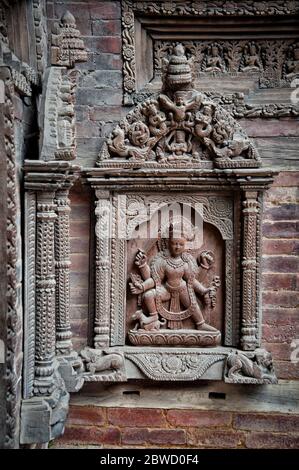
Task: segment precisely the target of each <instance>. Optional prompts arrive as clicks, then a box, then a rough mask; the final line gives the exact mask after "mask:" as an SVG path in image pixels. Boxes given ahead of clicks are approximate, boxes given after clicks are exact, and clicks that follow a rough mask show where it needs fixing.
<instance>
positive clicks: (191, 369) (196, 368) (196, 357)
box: [125, 351, 225, 381]
mask: <svg viewBox="0 0 299 470" xmlns="http://www.w3.org/2000/svg"><path fill="white" fill-rule="evenodd" d="M125 357H126V358H127V359H129V360H130V361H132V362H133V363H134V364H136V365H137V367H139V368H140V369H141V370H142V372H143V373H144V374H145V375H146V376H147V377H148V378H150V379H152V380H170V381H176V380H181V381H185V380H197V379H199V378H200V377H201V376H202V375H203V374H204V373H205V372H206V371H207V370H208V369H209V368H210V367H211V366H212V365H213V364H216V363H217V362H220V361H223V360H224V359H225V355H223V354H220V353H214V354H207V355H205V354H199V353H191V352H186V351H182V352H178V351H176V352H168V351H164V352H163V353H162V352H151V353H145V352H127V353H125Z"/></svg>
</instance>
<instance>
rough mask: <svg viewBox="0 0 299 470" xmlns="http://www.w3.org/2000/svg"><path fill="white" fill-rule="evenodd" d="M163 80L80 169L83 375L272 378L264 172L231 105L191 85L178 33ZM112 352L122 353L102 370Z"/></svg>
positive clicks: (268, 178)
mask: <svg viewBox="0 0 299 470" xmlns="http://www.w3.org/2000/svg"><path fill="white" fill-rule="evenodd" d="M162 82H163V86H162V91H161V92H160V93H156V94H155V96H152V97H151V98H147V99H145V100H144V101H141V102H140V103H139V104H138V105H137V106H136V107H135V108H134V109H133V110H131V111H130V112H129V113H128V114H127V116H126V117H125V118H123V119H122V120H121V121H120V123H119V125H117V126H116V128H115V129H114V130H113V131H112V132H111V134H110V136H109V137H108V138H107V140H106V142H105V143H104V146H103V148H102V150H101V152H100V154H99V159H98V162H97V167H96V168H94V169H88V170H86V171H85V175H86V179H87V181H88V183H89V184H90V185H91V187H92V188H94V191H95V199H96V202H95V218H96V225H95V233H96V242H95V260H96V261H95V264H96V265H95V312H94V318H95V323H94V350H93V351H94V354H98V355H99V368H98V369H97V368H96V367H92V366H91V364H92V363H93V362H96V359H95V358H91V354H92V353H91V351H92V349H90V348H89V350H88V351H82V352H81V355H82V357H83V358H84V359H85V364H86V372H85V374H86V375H85V379H86V380H89V381H98V380H100V381H112V380H115V381H117V380H120V378H119V377H120V375H121V377H122V379H121V380H125V379H130V378H140V379H142V378H150V379H152V380H172V381H173V380H178V381H181V380H197V379H216V380H221V379H223V380H225V381H226V382H230V383H252V384H253V383H256V384H260V383H274V382H276V378H275V374H274V371H273V366H272V359H271V355H270V354H269V353H268V352H267V351H265V350H263V349H260V342H261V338H260V327H259V325H260V322H261V314H262V312H261V305H260V292H259V284H260V280H259V272H260V223H261V215H262V214H261V204H262V197H263V192H264V191H265V190H266V189H267V188H268V186H269V185H270V184H271V182H272V176H273V172H272V171H271V170H269V169H264V168H261V159H260V157H259V154H258V151H257V149H256V148H255V146H254V145H253V143H252V142H251V141H250V139H249V138H248V136H247V135H246V133H245V132H244V130H243V129H242V128H241V127H240V125H239V124H238V123H237V122H236V120H235V119H234V117H233V116H232V114H231V113H229V112H228V111H227V110H226V109H224V108H223V107H222V106H221V105H220V104H218V103H215V101H213V100H211V99H210V98H209V97H208V96H207V95H205V94H204V93H202V92H200V91H198V90H196V89H194V61H193V60H192V57H191V58H187V56H186V53H185V49H184V47H183V45H182V44H179V43H178V44H176V45H174V46H173V48H172V50H171V53H170V54H169V56H168V57H167V58H164V61H163V70H162ZM186 207H188V208H189V217H188V216H187V217H186V214H185V212H184V210H185V209H186ZM165 211H166V212H167V213H168V215H169V217H168V219H167V217H166V219H165ZM196 218H197V220H199V221H201V223H202V227H201V229H200V227H199V226H197V224H196ZM153 221H155V223H156V231H155V232H154V234H153V232H149V230H151V228H152V225H153ZM149 233H150V235H149ZM115 354H117V355H119V356H117V357H119V358H120V357H122V358H123V359H122V360H123V362H122V363H121V362H120V359H119V360H118V361H117V360H116V359H115V366H114V367H112V366H111V367H109V368H108V370H107V371H106V373H105V372H104V371H103V369H102V368H101V364H102V361H103V360H104V359H105V360H106V361H107V357H109V356H111V358H113V357H114V355H115ZM86 358H87V359H86ZM111 360H112V359H111ZM123 363H124V364H125V371H126V373H125V375H123V373H122V374H120V372H121V371H124V369H122V368H123V365H121V364H123ZM112 369H114V370H115V372H114V374H113V372H111V370H112ZM97 371H101V372H100V373H99V372H97Z"/></svg>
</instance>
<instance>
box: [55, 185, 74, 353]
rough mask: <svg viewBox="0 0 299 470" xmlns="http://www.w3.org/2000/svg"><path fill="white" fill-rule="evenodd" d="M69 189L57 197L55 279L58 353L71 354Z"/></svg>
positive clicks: (59, 191) (58, 193) (57, 194)
mask: <svg viewBox="0 0 299 470" xmlns="http://www.w3.org/2000/svg"><path fill="white" fill-rule="evenodd" d="M68 193H69V190H68V189H64V190H58V191H57V192H56V195H55V203H56V214H57V218H56V220H55V277H56V304H55V309H56V352H57V354H70V353H71V351H72V341H71V337H72V333H71V325H70V264H71V262H70V240H69V225H70V220H69V214H70V205H69V202H70V201H69V199H68Z"/></svg>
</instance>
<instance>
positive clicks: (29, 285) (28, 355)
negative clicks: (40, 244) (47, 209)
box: [24, 191, 36, 398]
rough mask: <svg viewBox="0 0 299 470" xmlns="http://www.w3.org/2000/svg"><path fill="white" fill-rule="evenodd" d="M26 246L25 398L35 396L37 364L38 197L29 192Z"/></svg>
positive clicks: (27, 195)
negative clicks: (36, 273) (36, 260)
mask: <svg viewBox="0 0 299 470" xmlns="http://www.w3.org/2000/svg"><path fill="white" fill-rule="evenodd" d="M25 211H26V214H27V217H26V219H25V230H26V244H25V258H26V262H25V278H26V286H25V299H24V305H25V315H24V333H25V335H27V340H26V341H25V342H24V398H30V397H31V396H32V394H33V382H34V363H35V341H34V337H35V296H36V293H35V246H36V195H35V193H34V192H33V191H29V192H28V193H27V194H26V195H25Z"/></svg>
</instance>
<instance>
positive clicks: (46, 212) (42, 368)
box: [34, 191, 56, 395]
mask: <svg viewBox="0 0 299 470" xmlns="http://www.w3.org/2000/svg"><path fill="white" fill-rule="evenodd" d="M54 196H55V193H54V192H52V191H51V192H50V191H49V192H48V191H45V192H43V191H41V192H38V193H37V235H36V238H37V239H36V247H37V248H36V249H37V252H36V335H35V382H34V392H35V395H50V394H51V393H52V392H53V390H54V388H55V383H54V362H53V360H54V356H55V284H56V282H55V258H54V224H55V219H56V213H55V204H54Z"/></svg>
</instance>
